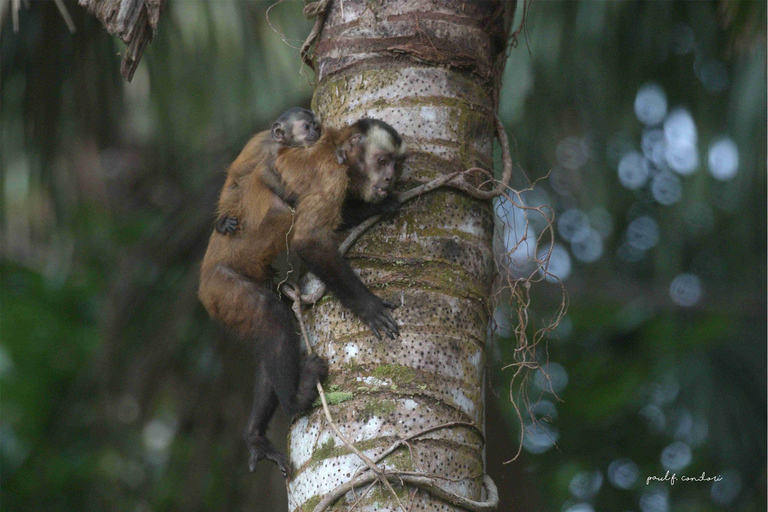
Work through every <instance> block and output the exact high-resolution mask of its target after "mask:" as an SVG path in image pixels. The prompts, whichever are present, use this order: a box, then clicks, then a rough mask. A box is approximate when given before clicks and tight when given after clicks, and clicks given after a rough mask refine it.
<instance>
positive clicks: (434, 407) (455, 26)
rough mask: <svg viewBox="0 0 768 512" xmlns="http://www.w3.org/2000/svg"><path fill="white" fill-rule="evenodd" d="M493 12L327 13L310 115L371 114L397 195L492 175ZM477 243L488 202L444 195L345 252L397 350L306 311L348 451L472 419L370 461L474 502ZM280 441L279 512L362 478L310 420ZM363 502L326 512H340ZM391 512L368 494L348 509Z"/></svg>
mask: <svg viewBox="0 0 768 512" xmlns="http://www.w3.org/2000/svg"><path fill="white" fill-rule="evenodd" d="M503 8H504V6H503V5H502V2H496V1H488V2H479V1H471V2H470V1H466V2H465V1H461V0H455V1H450V0H444V1H437V0H431V1H430V0H385V1H383V2H380V1H378V0H367V1H366V0H344V2H341V1H334V2H332V3H331V8H330V11H329V12H328V15H327V18H326V20H325V25H324V27H323V30H322V32H321V35H320V39H319V41H318V44H317V47H316V50H315V55H314V63H315V69H316V71H317V79H318V84H317V87H316V90H315V95H314V99H313V107H314V109H315V111H316V112H317V113H318V114H319V115H320V117H321V119H322V121H323V123H324V124H327V125H330V126H343V125H347V124H349V123H352V122H354V121H356V120H357V119H359V118H361V117H372V118H378V119H382V120H384V121H386V122H388V123H390V124H391V125H392V126H393V127H394V128H395V129H397V130H398V132H400V134H401V135H402V136H403V137H404V139H405V140H406V142H407V144H408V147H409V156H408V158H407V160H406V162H405V164H404V168H403V171H402V173H401V175H400V176H399V185H398V189H399V190H406V189H408V188H411V187H413V186H415V185H417V184H419V183H424V182H427V181H429V180H431V179H433V178H435V177H437V176H439V175H441V174H445V173H449V172H453V171H457V170H464V169H467V168H470V167H483V168H486V169H491V168H492V148H493V138H494V117H493V116H494V100H493V96H494V94H493V91H494V87H495V85H496V84H495V83H494V80H495V78H494V59H495V58H496V57H497V55H498V53H499V51H503V50H502V49H503V42H504V41H505V37H504V36H505V34H504V28H503V19H502V11H503ZM500 41H501V43H500ZM492 233H493V218H492V212H491V209H490V203H489V202H483V201H477V200H474V199H472V198H470V197H469V196H467V195H466V194H463V193H461V192H456V191H452V190H450V189H446V188H443V189H439V190H437V191H434V192H431V193H429V194H427V195H425V196H422V197H421V198H419V199H415V200H413V201H411V202H410V203H406V204H405V206H404V208H403V209H402V210H401V211H400V212H398V213H397V214H395V216H394V217H393V218H392V219H390V220H387V221H383V222H380V223H379V224H377V225H376V226H374V227H373V228H372V229H371V230H370V231H369V232H368V233H366V234H365V235H364V236H363V237H362V238H361V239H360V240H358V242H357V243H356V244H355V245H354V246H353V247H352V249H351V250H350V252H349V253H348V254H347V257H348V258H349V260H350V263H351V264H352V265H353V267H354V268H355V269H357V270H359V271H360V274H361V277H362V279H363V281H364V282H366V283H367V284H368V286H369V287H370V288H371V290H372V291H373V292H374V293H376V294H377V295H379V296H381V297H383V298H386V299H387V300H389V301H391V302H394V303H397V304H399V305H400V307H399V308H398V309H397V310H395V312H394V317H395V318H396V320H397V321H398V324H399V325H400V332H401V333H402V336H401V337H400V338H399V339H397V340H394V341H392V340H384V341H379V340H377V339H376V338H375V337H374V335H373V334H372V333H371V331H370V330H369V329H368V328H367V327H366V326H365V325H364V324H363V323H361V322H360V321H359V320H357V319H354V318H352V316H351V314H350V313H349V312H346V311H345V310H343V309H342V308H341V307H340V305H339V304H338V302H337V301H336V300H334V299H332V298H330V297H326V298H325V299H323V300H322V301H321V302H320V303H318V304H317V305H316V306H315V307H314V308H312V309H311V310H310V311H309V312H308V313H306V319H307V326H308V330H309V336H310V341H311V343H312V344H313V346H314V349H315V350H316V351H317V352H318V353H319V354H320V355H321V356H323V357H325V358H327V360H328V362H329V364H330V367H331V375H330V377H329V379H328V381H327V382H326V385H325V389H326V392H330V398H331V400H332V401H333V402H334V403H335V404H336V405H332V406H331V412H332V414H333V417H334V420H335V422H336V423H337V425H338V426H339V427H340V429H341V431H342V432H343V433H344V435H345V436H346V437H347V439H348V440H349V441H350V442H352V443H354V444H355V445H356V446H357V447H358V448H359V449H360V450H362V451H364V452H365V453H366V454H367V455H368V456H369V457H371V458H373V457H375V456H377V455H378V454H380V453H382V452H383V451H384V450H385V449H386V448H388V447H389V446H390V445H391V444H392V443H393V442H394V441H395V440H397V439H398V438H403V437H406V436H409V435H412V434H414V433H416V432H419V431H421V430H423V429H425V428H428V427H431V426H435V425H440V424H445V423H450V422H457V421H458V422H467V423H471V424H473V425H474V426H475V427H476V428H469V427H451V428H445V429H440V430H435V431H433V432H430V433H429V434H427V435H425V436H422V437H420V438H418V439H415V440H414V441H412V442H411V443H410V445H411V451H409V450H408V449H406V448H401V449H399V450H398V451H396V452H394V453H393V454H392V455H390V456H389V457H388V458H387V459H385V461H383V464H384V465H385V466H386V467H387V468H389V469H397V470H400V471H413V472H423V473H425V474H427V475H436V476H438V477H439V478H440V479H439V480H438V482H439V484H440V485H441V486H442V487H444V488H445V489H447V490H449V491H451V492H454V493H456V494H459V495H461V496H464V497H467V498H470V499H472V500H481V499H482V498H483V496H482V477H483V474H484V464H483V445H484V440H483V436H482V432H483V427H484V403H483V392H482V389H483V372H484V368H485V351H484V350H485V340H486V332H487V324H488V307H487V301H488V300H489V294H490V287H491V281H492V269H493V265H492V257H493V256H492V250H491V240H492ZM289 444H290V457H291V461H292V463H293V467H294V471H295V472H294V478H293V480H292V481H291V483H290V486H289V492H290V494H289V504H290V505H289V506H290V508H291V510H303V511H306V512H308V511H311V510H312V509H313V507H314V506H315V504H317V503H318V502H319V500H320V499H321V498H322V497H324V496H325V495H326V494H327V493H328V492H329V491H330V490H332V489H333V488H335V487H336V486H338V485H339V484H342V483H344V482H346V481H348V480H350V479H351V478H353V477H354V474H355V471H356V470H357V469H358V468H360V467H362V466H363V464H362V462H361V461H360V460H359V459H358V457H357V456H356V455H354V454H351V453H350V452H349V450H347V448H345V447H344V445H342V444H341V442H340V441H338V440H337V439H336V436H335V435H334V433H333V432H332V430H331V428H330V427H329V426H328V425H327V424H326V421H325V419H324V417H323V412H322V410H318V409H314V410H313V411H312V412H311V413H309V414H307V415H305V416H304V417H302V418H300V419H298V420H297V421H296V422H295V423H294V424H293V426H292V428H291V433H290V442H289ZM396 488H397V487H396ZM397 489H398V493H399V494H400V500H401V502H402V503H404V504H405V506H406V507H408V504H410V503H411V502H413V505H412V508H411V509H410V510H413V511H417V510H418V511H426V510H430V511H432V510H435V511H436V510H440V511H447V510H461V509H460V508H456V507H454V506H452V505H450V504H448V503H446V502H444V501H442V500H439V499H437V498H435V497H433V496H431V495H430V494H429V493H427V492H426V491H423V490H414V489H411V488H408V487H405V488H404V489H403V488H397ZM364 491H365V489H359V490H358V492H357V493H356V495H355V496H353V495H352V493H348V494H347V496H346V499H345V498H342V499H341V500H339V502H337V503H336V504H335V505H334V506H333V507H331V509H332V510H346V508H348V507H349V505H350V503H351V502H352V501H355V500H356V499H357V498H359V497H360V496H361V495H362V494H363V492H364ZM396 509H397V505H396V504H395V501H394V499H393V498H392V496H391V495H389V493H388V492H387V491H386V489H383V488H382V487H381V486H380V485H379V486H376V487H374V488H373V489H372V490H371V491H370V492H369V493H368V494H367V495H366V496H365V497H364V498H363V499H362V500H361V502H360V503H359V504H358V506H357V507H356V508H355V510H360V511H368V510H379V511H380V510H396Z"/></svg>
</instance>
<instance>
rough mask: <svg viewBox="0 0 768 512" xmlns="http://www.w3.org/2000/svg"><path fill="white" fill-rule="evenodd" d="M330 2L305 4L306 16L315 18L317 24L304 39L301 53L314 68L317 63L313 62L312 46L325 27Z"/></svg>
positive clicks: (308, 64)
mask: <svg viewBox="0 0 768 512" xmlns="http://www.w3.org/2000/svg"><path fill="white" fill-rule="evenodd" d="M330 3H331V2H330V0H319V1H317V2H311V3H309V4H307V5H305V6H304V17H305V18H315V24H314V25H313V26H312V30H311V31H310V33H309V35H308V36H307V38H306V39H305V40H304V44H302V45H301V50H299V54H300V55H301V61H302V62H303V63H304V64H306V65H307V66H309V68H310V69H312V70H314V69H315V65H314V63H313V62H312V56H313V54H314V50H313V49H312V46H313V45H314V44H315V41H316V40H317V38H318V37H320V31H321V30H322V29H323V23H325V16H326V14H327V13H328V4H330Z"/></svg>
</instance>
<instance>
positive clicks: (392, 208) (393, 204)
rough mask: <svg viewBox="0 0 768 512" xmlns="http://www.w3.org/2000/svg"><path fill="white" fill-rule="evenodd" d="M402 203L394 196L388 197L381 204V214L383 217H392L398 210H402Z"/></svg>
mask: <svg viewBox="0 0 768 512" xmlns="http://www.w3.org/2000/svg"><path fill="white" fill-rule="evenodd" d="M401 204H402V203H401V202H400V200H399V199H397V198H396V197H394V196H389V197H387V198H386V199H385V200H384V201H382V202H381V204H380V205H379V209H380V213H381V215H382V217H388V216H389V215H392V214H393V213H395V212H396V211H397V210H399V209H400V206H401Z"/></svg>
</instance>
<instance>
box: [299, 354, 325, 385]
mask: <svg viewBox="0 0 768 512" xmlns="http://www.w3.org/2000/svg"><path fill="white" fill-rule="evenodd" d="M304 373H305V374H306V375H307V376H309V377H314V378H316V379H317V382H323V381H324V380H325V378H326V377H327V376H328V363H327V362H326V361H325V359H323V358H322V357H320V356H319V355H317V354H316V353H314V352H313V353H312V354H309V355H308V356H307V360H306V361H304ZM309 380H312V379H311V378H310V379H309ZM313 384H314V382H313Z"/></svg>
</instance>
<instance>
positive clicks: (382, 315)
mask: <svg viewBox="0 0 768 512" xmlns="http://www.w3.org/2000/svg"><path fill="white" fill-rule="evenodd" d="M295 249H296V252H297V253H298V254H299V257H301V259H302V260H303V261H304V263H305V264H306V265H307V268H308V269H309V271H310V272H312V273H313V274H315V275H316V276H317V277H318V278H319V279H320V280H321V281H322V282H323V283H325V285H326V286H327V287H328V288H329V289H330V290H331V292H333V294H334V295H335V296H336V298H338V299H339V301H340V302H341V304H342V305H343V306H344V307H346V308H347V309H349V310H350V311H352V313H354V314H355V316H357V317H358V318H360V320H362V321H363V322H364V323H365V324H366V325H367V326H368V327H369V328H370V329H371V330H372V331H373V334H375V335H376V337H377V338H379V339H381V334H382V333H383V334H386V335H387V336H389V337H390V338H392V339H395V337H396V336H399V335H400V331H399V329H398V328H397V322H395V320H394V319H393V318H392V315H391V314H390V313H389V311H388V310H389V309H395V308H396V307H397V306H396V305H394V304H392V303H391V302H388V301H386V300H383V299H381V298H379V297H377V296H376V295H374V294H373V293H371V291H370V290H369V289H368V288H367V287H366V286H365V284H363V282H362V281H361V280H360V278H359V277H358V276H357V274H355V272H354V270H352V267H350V266H349V263H347V261H346V260H345V259H344V258H343V257H342V256H341V255H340V254H339V251H338V249H337V248H336V247H335V246H334V245H333V244H330V245H329V244H322V243H313V242H309V243H301V244H298V245H296V246H295Z"/></svg>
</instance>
